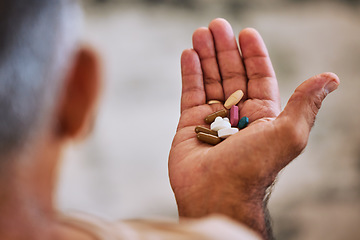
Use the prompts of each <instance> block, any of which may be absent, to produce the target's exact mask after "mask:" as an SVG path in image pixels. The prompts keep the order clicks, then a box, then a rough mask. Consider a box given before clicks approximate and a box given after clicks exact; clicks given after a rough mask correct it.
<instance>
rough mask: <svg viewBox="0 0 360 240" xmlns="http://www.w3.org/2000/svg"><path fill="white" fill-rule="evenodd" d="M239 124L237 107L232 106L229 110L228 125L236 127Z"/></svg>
mask: <svg viewBox="0 0 360 240" xmlns="http://www.w3.org/2000/svg"><path fill="white" fill-rule="evenodd" d="M238 122H239V107H238V106H232V107H231V108H230V124H231V126H232V127H236V126H237V124H238Z"/></svg>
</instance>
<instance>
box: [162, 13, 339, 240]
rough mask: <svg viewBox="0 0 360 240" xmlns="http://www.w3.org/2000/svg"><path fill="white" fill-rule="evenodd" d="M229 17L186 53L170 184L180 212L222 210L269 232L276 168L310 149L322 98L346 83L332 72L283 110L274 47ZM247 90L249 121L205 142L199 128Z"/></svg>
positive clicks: (243, 105) (244, 103) (202, 32)
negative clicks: (267, 204) (268, 195)
mask: <svg viewBox="0 0 360 240" xmlns="http://www.w3.org/2000/svg"><path fill="white" fill-rule="evenodd" d="M238 41H239V46H240V50H239V49H238V45H237V42H236V38H235V36H234V34H233V31H232V29H231V26H230V24H229V23H228V22H226V21H225V20H224V19H215V20H213V21H212V22H211V23H210V25H209V27H208V28H199V29H197V30H196V31H195V32H194V34H193V49H186V50H184V52H183V54H182V56H181V72H182V86H183V87H182V97H181V117H180V121H179V124H178V129H177V132H176V135H175V137H174V140H173V144H172V148H171V151H170V156H169V175H170V182H171V186H172V188H173V191H174V193H175V197H176V201H177V204H178V211H179V215H180V216H181V217H192V218H197V217H202V216H206V215H208V214H213V213H219V214H225V215H227V216H230V217H232V218H233V219H235V220H237V221H239V222H242V223H245V224H246V225H248V226H250V227H251V228H253V229H254V230H256V231H258V232H259V233H261V234H262V236H263V237H264V238H265V239H267V238H269V236H268V233H267V231H266V224H265V217H264V207H263V199H264V196H265V190H266V188H267V187H268V186H270V185H271V184H272V182H273V181H274V179H275V177H276V175H277V173H278V172H279V171H280V170H281V169H282V168H284V167H285V166H286V165H287V164H288V163H289V162H291V161H292V160H293V159H294V158H295V157H296V156H298V155H299V154H300V153H301V151H302V150H303V149H304V148H305V146H306V144H307V140H308V137H309V133H310V130H311V127H312V126H313V123H314V121H315V117H316V114H317V112H318V110H319V109H320V106H321V102H322V100H323V99H324V98H325V97H326V95H327V94H328V93H329V92H331V91H333V90H335V89H336V88H337V87H338V85H339V83H340V82H339V79H338V77H337V76H336V75H335V74H333V73H323V74H320V75H317V76H314V77H312V78H310V79H309V80H307V81H305V82H304V83H303V84H301V85H300V86H299V87H298V88H297V89H296V90H295V92H294V94H293V95H292V96H291V98H290V100H289V102H288V103H287V105H286V107H285V109H284V110H283V111H281V106H280V96H279V89H278V84H277V79H276V76H275V72H274V69H273V67H272V64H271V61H270V58H269V54H268V51H267V49H266V46H265V44H264V42H263V40H262V38H261V36H260V35H259V33H258V32H257V31H256V30H254V29H249V28H248V29H244V30H242V31H241V32H240V34H239V39H238ZM238 89H241V90H242V91H243V92H244V97H243V99H242V100H241V102H240V103H239V104H238V106H239V109H240V118H241V117H243V116H247V117H249V119H250V125H249V126H248V127H247V128H245V129H243V130H241V131H240V132H238V133H237V134H235V135H233V136H231V137H229V138H228V139H226V140H224V141H223V142H221V143H220V144H218V145H216V146H211V145H208V144H206V143H202V142H199V141H198V139H197V138H196V134H195V132H194V128H195V127H196V126H197V125H203V126H207V127H209V125H206V123H205V122H204V118H205V117H206V116H207V115H209V114H211V113H213V112H215V111H217V110H220V109H222V108H223V106H222V105H221V104H213V105H208V104H207V101H209V100H220V101H225V100H226V99H227V98H228V97H229V96H230V95H231V94H232V93H233V92H235V91H236V90H238Z"/></svg>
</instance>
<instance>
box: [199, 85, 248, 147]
mask: <svg viewBox="0 0 360 240" xmlns="http://www.w3.org/2000/svg"><path fill="white" fill-rule="evenodd" d="M243 96H244V93H243V91H241V90H237V91H236V92H234V93H233V94H231V95H230V97H229V98H228V99H227V100H226V101H225V103H224V107H225V109H222V110H220V111H217V112H214V113H212V114H210V115H209V116H207V117H206V118H205V122H206V123H207V124H210V128H206V127H202V126H197V127H196V128H195V132H196V134H197V138H198V139H199V140H200V141H201V142H205V143H208V144H211V145H216V144H218V143H220V142H221V141H222V140H223V139H225V138H227V137H229V136H231V135H233V134H235V133H237V132H238V131H239V129H243V128H245V127H246V126H247V125H248V124H249V118H248V117H242V118H241V119H239V108H238V106H236V105H237V104H238V103H239V102H240V100H241V99H242V97H243ZM214 103H221V102H219V101H217V100H212V101H209V102H208V104H214Z"/></svg>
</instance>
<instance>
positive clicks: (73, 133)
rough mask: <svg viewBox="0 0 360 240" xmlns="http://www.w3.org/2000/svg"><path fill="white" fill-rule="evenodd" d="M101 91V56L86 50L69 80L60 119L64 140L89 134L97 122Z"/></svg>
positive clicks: (73, 68) (82, 49)
mask: <svg viewBox="0 0 360 240" xmlns="http://www.w3.org/2000/svg"><path fill="white" fill-rule="evenodd" d="M100 87H101V83H100V64H99V61H98V56H97V55H96V54H95V52H94V51H93V50H91V49H90V48H88V47H82V48H80V49H79V51H78V53H77V54H76V56H75V60H74V64H73V67H72V69H70V72H69V74H68V77H67V79H66V80H65V87H64V93H63V97H62V101H61V105H60V109H59V118H58V119H59V122H58V129H59V132H58V133H59V134H60V137H64V138H76V137H78V136H79V135H83V134H84V132H86V133H87V132H88V131H89V128H90V127H91V126H90V125H91V124H93V121H94V115H95V110H96V103H97V99H98V95H99V93H100Z"/></svg>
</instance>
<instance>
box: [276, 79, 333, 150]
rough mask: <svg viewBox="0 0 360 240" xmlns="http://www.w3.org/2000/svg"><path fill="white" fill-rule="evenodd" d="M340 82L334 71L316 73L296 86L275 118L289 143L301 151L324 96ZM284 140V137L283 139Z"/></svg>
mask: <svg viewBox="0 0 360 240" xmlns="http://www.w3.org/2000/svg"><path fill="white" fill-rule="evenodd" d="M339 84H340V80H339V78H338V76H337V75H336V74H334V73H322V74H319V75H316V76H314V77H312V78H310V79H308V80H306V81H305V82H303V83H302V84H301V85H300V86H299V87H297V88H296V90H295V92H294V93H293V95H292V96H291V97H290V99H289V101H288V103H287V105H286V107H285V109H284V111H283V112H282V113H281V114H280V115H279V117H278V118H277V119H276V121H277V124H279V125H278V126H279V127H280V128H281V132H283V133H284V137H285V138H287V141H289V143H292V144H291V145H292V146H293V147H295V149H297V150H298V151H299V152H301V151H302V150H303V149H304V148H305V146H306V144H307V140H308V137H309V133H310V130H311V128H312V126H313V125H314V122H315V118H316V115H317V113H318V111H319V109H320V107H321V104H322V101H323V100H324V99H325V97H326V96H327V95H328V94H329V93H330V92H332V91H334V90H335V89H337V87H338V86H339ZM283 140H285V139H283Z"/></svg>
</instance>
